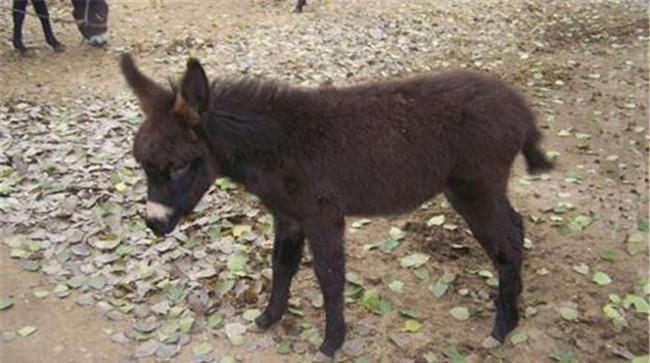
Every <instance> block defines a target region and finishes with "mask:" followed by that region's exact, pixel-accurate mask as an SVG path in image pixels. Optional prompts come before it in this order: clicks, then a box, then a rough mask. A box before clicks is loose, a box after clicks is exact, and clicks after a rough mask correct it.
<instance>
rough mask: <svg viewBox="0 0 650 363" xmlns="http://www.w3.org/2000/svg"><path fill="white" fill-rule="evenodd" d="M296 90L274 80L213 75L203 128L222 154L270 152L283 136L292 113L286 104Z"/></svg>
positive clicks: (295, 93) (234, 155) (280, 141)
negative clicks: (204, 126) (219, 77)
mask: <svg viewBox="0 0 650 363" xmlns="http://www.w3.org/2000/svg"><path fill="white" fill-rule="evenodd" d="M298 93H300V91H299V90H297V89H292V88H290V87H289V86H287V85H284V84H281V83H278V82H275V81H265V80H259V79H253V78H244V79H235V78H227V79H215V80H213V81H212V85H211V95H210V105H209V108H208V110H207V112H206V113H205V115H204V121H205V123H206V129H207V132H208V134H209V135H210V138H212V140H213V141H214V144H215V145H218V147H219V148H220V151H221V152H222V153H223V155H222V156H223V157H226V158H233V157H240V156H244V155H245V156H253V154H259V153H266V154H268V153H270V152H273V151H275V150H277V149H278V148H279V146H280V145H281V144H282V142H283V141H284V140H285V138H286V137H287V127H286V126H287V122H289V121H291V119H292V116H291V112H290V111H289V109H290V108H288V107H286V106H288V105H290V104H291V103H292V102H291V100H292V99H293V98H295V96H296V95H297V94H298Z"/></svg>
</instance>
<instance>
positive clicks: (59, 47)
mask: <svg viewBox="0 0 650 363" xmlns="http://www.w3.org/2000/svg"><path fill="white" fill-rule="evenodd" d="M52 49H53V50H54V52H55V53H63V52H65V45H63V44H61V43H57V44H54V45H53V46H52Z"/></svg>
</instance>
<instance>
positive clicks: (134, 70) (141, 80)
mask: <svg viewBox="0 0 650 363" xmlns="http://www.w3.org/2000/svg"><path fill="white" fill-rule="evenodd" d="M120 68H121V69H122V74H123V75H124V78H126V83H128V84H129V86H130V87H131V88H132V89H133V92H134V93H135V95H136V96H137V97H138V100H139V101H140V107H142V110H143V111H144V112H145V113H151V112H153V110H155V108H156V107H161V103H162V104H165V103H166V102H168V100H169V98H170V92H169V91H167V90H166V89H164V88H162V87H161V86H159V85H158V84H156V82H154V81H152V80H151V79H149V78H148V77H146V76H145V75H144V74H142V73H141V72H140V71H139V70H138V67H136V65H135V62H134V61H133V58H132V57H131V55H130V54H128V53H127V54H124V55H122V57H121V58H120ZM165 107H169V106H167V105H166V106H165Z"/></svg>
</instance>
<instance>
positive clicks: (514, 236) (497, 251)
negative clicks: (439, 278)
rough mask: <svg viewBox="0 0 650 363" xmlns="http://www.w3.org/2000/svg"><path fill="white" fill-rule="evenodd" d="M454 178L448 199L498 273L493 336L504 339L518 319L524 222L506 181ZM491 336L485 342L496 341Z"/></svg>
mask: <svg viewBox="0 0 650 363" xmlns="http://www.w3.org/2000/svg"><path fill="white" fill-rule="evenodd" d="M503 180H504V183H503V184H502V185H486V184H487V183H482V182H473V181H463V180H452V181H450V182H449V185H448V188H447V190H446V192H445V195H446V196H447V199H449V201H450V203H451V204H452V205H453V206H454V208H455V209H456V211H458V213H460V214H461V215H462V216H463V218H464V219H465V220H466V221H467V223H468V224H469V227H470V229H471V230H472V233H473V234H474V236H475V237H476V239H477V240H478V241H479V243H480V244H481V245H482V246H483V248H484V249H485V251H486V252H487V254H488V256H489V257H490V259H491V260H492V263H493V264H494V266H495V268H496V270H497V271H498V274H499V294H498V297H497V299H496V309H497V313H496V319H495V323H494V327H493V329H492V334H491V335H492V338H494V339H496V340H498V341H499V342H503V341H504V339H505V337H506V335H508V333H510V331H512V330H513V329H514V328H515V327H516V326H517V323H518V321H519V313H518V311H517V299H518V297H519V294H520V292H521V289H522V283H521V264H522V248H523V239H524V229H523V222H522V219H521V216H520V215H519V213H517V212H516V211H515V210H514V209H512V207H511V206H510V202H509V201H508V198H507V197H506V195H505V183H506V182H507V178H505V177H504V178H503ZM494 339H490V338H488V340H486V341H485V342H484V345H486V346H490V345H494V343H496V342H494Z"/></svg>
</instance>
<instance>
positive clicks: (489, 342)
mask: <svg viewBox="0 0 650 363" xmlns="http://www.w3.org/2000/svg"><path fill="white" fill-rule="evenodd" d="M500 345H501V342H500V341H498V340H496V339H495V338H494V337H493V336H491V335H490V336H489V337H487V338H485V340H483V343H481V346H482V347H483V348H485V349H494V348H496V347H498V346H500Z"/></svg>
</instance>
